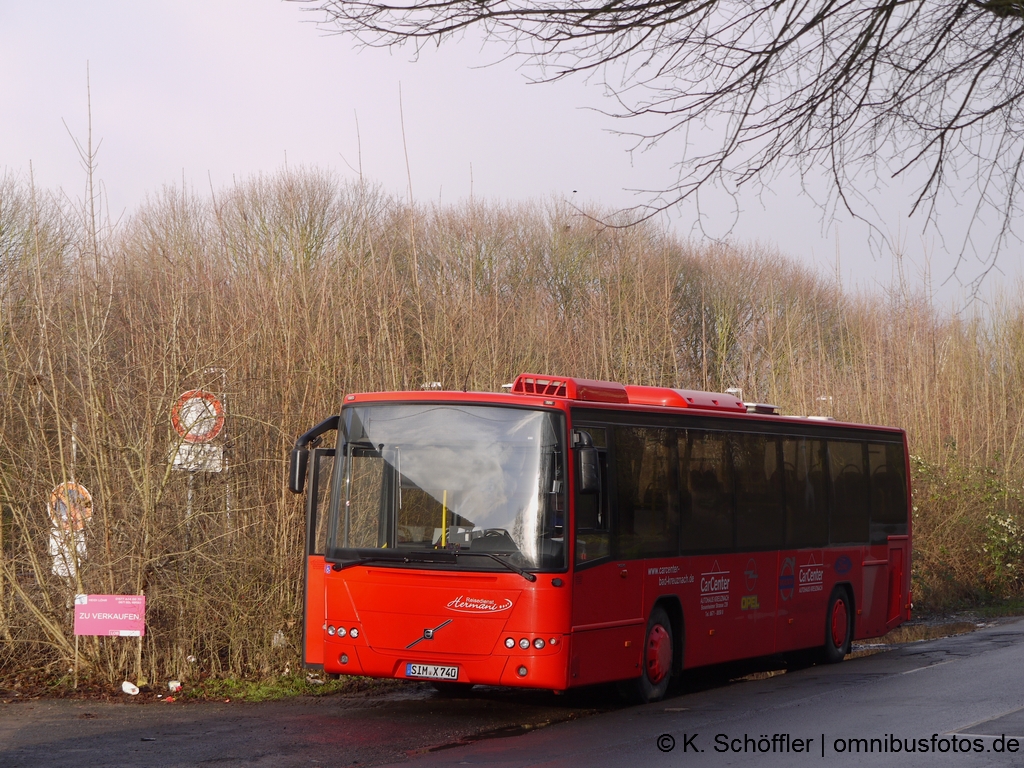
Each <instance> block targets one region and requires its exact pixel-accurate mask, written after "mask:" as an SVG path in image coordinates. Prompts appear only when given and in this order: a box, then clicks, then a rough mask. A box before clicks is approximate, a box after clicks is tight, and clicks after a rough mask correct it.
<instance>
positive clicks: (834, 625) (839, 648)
mask: <svg viewBox="0 0 1024 768" xmlns="http://www.w3.org/2000/svg"><path fill="white" fill-rule="evenodd" d="M852 640H853V611H851V610H850V597H849V594H848V593H847V591H846V590H845V589H843V588H842V587H836V588H835V589H833V590H832V596H831V597H830V598H829V599H828V611H827V612H826V614H825V647H824V649H823V652H822V660H823V661H824V662H825V663H826V664H838V663H839V662H840V661H842V660H843V659H844V658H846V654H848V653H849V652H850V643H851V641H852Z"/></svg>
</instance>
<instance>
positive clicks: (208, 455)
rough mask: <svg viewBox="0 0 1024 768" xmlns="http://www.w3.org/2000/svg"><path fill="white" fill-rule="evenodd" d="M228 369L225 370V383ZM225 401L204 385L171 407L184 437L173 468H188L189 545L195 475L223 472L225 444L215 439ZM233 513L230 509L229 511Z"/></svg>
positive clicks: (175, 451)
mask: <svg viewBox="0 0 1024 768" xmlns="http://www.w3.org/2000/svg"><path fill="white" fill-rule="evenodd" d="M223 377H224V373H223V371H221V378H222V383H223ZM224 421H225V410H224V404H223V402H222V401H221V399H220V398H219V397H217V395H214V394H213V393H212V392H207V391H206V390H202V389H190V390H188V391H187V392H183V393H182V394H181V395H180V396H179V397H178V399H177V401H176V402H175V403H174V405H173V406H172V407H171V425H172V426H173V427H174V431H175V432H177V433H178V435H179V437H180V438H181V440H180V441H179V442H178V444H177V445H176V446H174V448H173V449H172V451H171V468H172V469H175V470H178V471H181V472H188V495H187V497H186V505H185V547H186V549H188V548H189V547H191V533H192V518H193V514H194V509H193V504H194V499H195V476H196V473H197V472H223V471H224V470H225V469H226V461H225V458H224V446H223V445H222V444H218V443H215V442H213V441H214V440H215V439H216V438H217V437H218V436H219V435H220V434H221V433H222V432H223V430H224ZM229 514H230V512H229Z"/></svg>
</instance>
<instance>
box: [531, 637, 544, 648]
mask: <svg viewBox="0 0 1024 768" xmlns="http://www.w3.org/2000/svg"><path fill="white" fill-rule="evenodd" d="M533 647H534V648H536V649H537V650H538V651H539V650H540V649H541V648H543V647H544V638H543V637H538V638H537V639H536V640H534V641H533Z"/></svg>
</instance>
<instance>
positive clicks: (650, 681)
mask: <svg viewBox="0 0 1024 768" xmlns="http://www.w3.org/2000/svg"><path fill="white" fill-rule="evenodd" d="M675 634H676V633H675V632H674V628H673V622H672V619H671V617H670V615H669V612H668V611H667V610H666V609H665V607H664V605H663V603H662V602H659V603H657V604H656V605H655V606H654V607H653V608H652V609H651V614H650V616H649V617H648V619H647V628H646V630H645V631H644V644H643V647H642V648H641V650H640V676H639V677H635V678H633V679H632V680H624V681H623V682H622V683H620V684H619V691H620V693H621V694H622V695H623V696H624V697H625V698H626V699H627V700H629V701H630V702H632V703H636V704H647V703H648V702H652V701H658V700H659V699H661V698H663V697H664V696H665V694H666V692H667V691H668V686H669V683H671V682H672V678H673V677H674V672H675V665H676V661H675V656H676V652H675V646H676V642H675Z"/></svg>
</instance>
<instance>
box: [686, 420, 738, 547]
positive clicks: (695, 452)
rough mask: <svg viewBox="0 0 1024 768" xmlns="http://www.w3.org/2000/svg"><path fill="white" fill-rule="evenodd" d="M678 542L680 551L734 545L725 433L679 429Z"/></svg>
mask: <svg viewBox="0 0 1024 768" xmlns="http://www.w3.org/2000/svg"><path fill="white" fill-rule="evenodd" d="M678 436H679V443H680V445H679V457H680V458H679V474H680V477H681V483H680V486H681V489H680V490H681V491H682V494H681V495H682V499H681V502H682V504H681V507H682V509H681V521H680V532H679V536H680V542H681V547H682V550H683V552H726V551H729V550H731V549H732V545H733V541H732V539H733V509H732V508H733V494H732V483H731V482H730V480H729V462H728V456H727V453H726V446H727V443H726V437H725V434H723V433H721V432H701V431H696V430H689V431H686V432H679V433H678Z"/></svg>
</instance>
